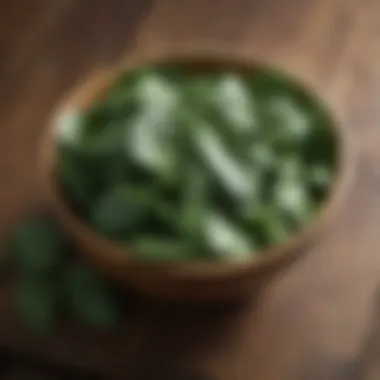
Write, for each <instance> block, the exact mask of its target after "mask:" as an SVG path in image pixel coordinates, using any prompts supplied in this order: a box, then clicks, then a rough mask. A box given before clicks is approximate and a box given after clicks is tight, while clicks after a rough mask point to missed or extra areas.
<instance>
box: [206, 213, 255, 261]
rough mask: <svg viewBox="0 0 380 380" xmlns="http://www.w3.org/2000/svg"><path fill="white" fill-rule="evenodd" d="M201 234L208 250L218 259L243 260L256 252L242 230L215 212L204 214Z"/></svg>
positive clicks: (253, 245) (252, 243)
mask: <svg viewBox="0 0 380 380" xmlns="http://www.w3.org/2000/svg"><path fill="white" fill-rule="evenodd" d="M203 233H204V238H205V241H206V243H207V247H208V249H210V250H211V251H212V252H213V253H214V254H215V256H216V257H219V258H223V259H232V260H245V259H248V258H250V257H251V256H252V252H253V251H255V250H256V247H255V243H254V241H253V240H251V239H249V238H248V236H246V235H245V233H244V231H243V230H242V229H240V228H239V227H238V226H237V225H236V224H234V223H233V222H231V221H230V220H228V219H227V218H226V217H225V216H223V215H222V214H219V213H217V212H211V211H208V212H206V213H205V216H204V225H203Z"/></svg>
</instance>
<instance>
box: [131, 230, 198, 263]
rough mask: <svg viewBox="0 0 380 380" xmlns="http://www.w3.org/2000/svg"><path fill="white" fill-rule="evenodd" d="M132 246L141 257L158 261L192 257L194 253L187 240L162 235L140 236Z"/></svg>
mask: <svg viewBox="0 0 380 380" xmlns="http://www.w3.org/2000/svg"><path fill="white" fill-rule="evenodd" d="M132 247H133V250H134V251H136V253H138V254H139V255H140V256H141V258H143V259H149V260H157V261H160V260H164V261H166V260H184V259H191V258H192V255H193V254H194V253H193V252H192V250H191V246H190V245H189V244H187V243H186V242H184V241H181V240H179V239H165V238H162V237H160V236H149V235H143V236H139V237H138V238H137V239H135V241H134V242H133V243H132Z"/></svg>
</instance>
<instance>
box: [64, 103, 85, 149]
mask: <svg viewBox="0 0 380 380" xmlns="http://www.w3.org/2000/svg"><path fill="white" fill-rule="evenodd" d="M83 125H84V120H83V115H82V114H81V113H80V112H79V111H78V110H77V109H70V110H67V111H65V112H63V113H62V114H60V115H59V116H58V119H57V135H58V140H59V141H60V142H61V144H63V145H74V146H76V145H78V144H80V142H81V140H82V138H83Z"/></svg>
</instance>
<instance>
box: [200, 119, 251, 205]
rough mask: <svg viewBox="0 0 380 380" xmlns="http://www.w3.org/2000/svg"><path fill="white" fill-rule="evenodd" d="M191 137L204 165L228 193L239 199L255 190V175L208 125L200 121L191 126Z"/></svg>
mask: <svg viewBox="0 0 380 380" xmlns="http://www.w3.org/2000/svg"><path fill="white" fill-rule="evenodd" d="M193 137H194V140H195V143H196V144H197V148H198V149H199V154H200V155H201V157H202V158H203V160H204V163H205V165H206V166H207V167H208V168H209V169H210V170H211V171H212V172H213V174H214V175H215V176H216V177H217V179H218V180H219V182H220V183H221V184H222V185H223V186H224V187H225V189H226V190H227V191H228V192H229V193H230V195H232V196H233V197H235V198H236V199H238V200H241V199H245V198H247V197H250V196H251V194H252V192H254V191H256V187H257V186H256V185H257V184H256V183H255V177H254V176H253V175H252V172H251V171H250V169H249V167H248V166H247V165H246V163H241V162H239V161H238V160H237V159H236V158H235V157H234V155H233V152H230V151H229V150H228V149H227V148H226V146H225V144H223V142H222V140H221V138H220V136H219V135H218V134H217V133H216V132H215V131H214V130H213V129H212V128H211V127H210V125H208V124H207V123H201V122H200V124H199V125H198V126H197V127H194V128H193Z"/></svg>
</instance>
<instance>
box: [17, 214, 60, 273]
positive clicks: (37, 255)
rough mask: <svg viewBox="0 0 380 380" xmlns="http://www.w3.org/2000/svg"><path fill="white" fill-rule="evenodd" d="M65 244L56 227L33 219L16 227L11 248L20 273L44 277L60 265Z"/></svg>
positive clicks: (51, 223)
mask: <svg viewBox="0 0 380 380" xmlns="http://www.w3.org/2000/svg"><path fill="white" fill-rule="evenodd" d="M66 243H67V241H66V238H65V237H64V236H63V234H62V233H61V232H60V230H59V228H58V226H56V225H55V224H54V223H53V222H51V221H47V220H43V219H38V218H35V219H27V220H24V221H23V222H22V223H21V224H20V225H19V226H18V227H17V229H16V231H15V234H14V236H13V238H12V242H11V248H12V253H13V255H14V258H15V261H16V264H17V267H18V268H19V270H20V271H21V272H23V273H28V274H37V275H44V274H47V273H51V272H52V271H54V270H55V269H56V268H57V267H58V266H59V265H60V263H61V260H62V255H63V250H64V249H65V247H66Z"/></svg>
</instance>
